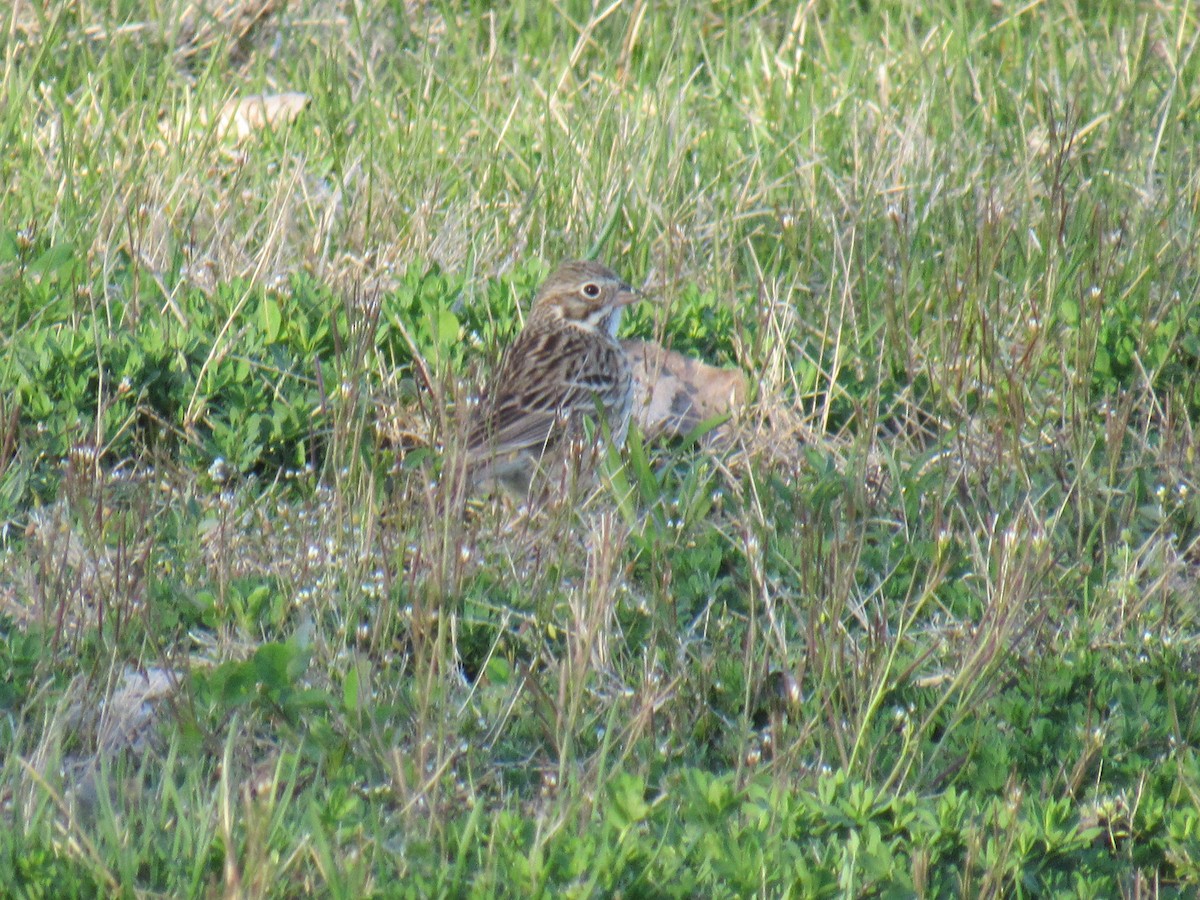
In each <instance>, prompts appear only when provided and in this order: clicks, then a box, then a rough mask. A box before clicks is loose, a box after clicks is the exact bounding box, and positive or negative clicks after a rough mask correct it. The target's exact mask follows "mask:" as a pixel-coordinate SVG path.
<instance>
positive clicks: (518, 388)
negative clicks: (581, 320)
mask: <svg viewBox="0 0 1200 900" xmlns="http://www.w3.org/2000/svg"><path fill="white" fill-rule="evenodd" d="M592 344H593V342H592V341H590V340H583V339H582V336H576V335H574V334H571V333H570V332H567V331H565V330H562V329H555V330H552V331H544V332H540V333H535V334H529V335H525V334H522V335H520V336H519V337H518V339H517V341H516V342H515V343H514V344H513V345H512V346H511V347H510V348H509V350H508V352H507V353H506V354H505V355H504V359H503V360H502V361H501V363H500V368H499V370H498V373H497V377H496V380H495V382H494V383H493V384H492V385H491V387H490V389H489V391H488V393H487V396H486V397H485V398H484V401H483V404H482V408H481V412H482V415H481V417H480V418H479V420H477V422H476V425H475V427H474V428H473V429H472V431H471V434H470V436H469V438H468V440H467V447H468V449H469V450H471V451H473V452H477V453H479V452H481V453H485V454H486V455H488V456H502V455H504V454H507V453H512V452H515V451H521V450H544V449H546V448H547V447H549V446H550V445H551V444H553V443H554V442H555V441H556V440H557V439H558V438H559V437H561V436H562V433H563V430H564V428H565V426H566V424H567V422H568V421H569V420H570V419H571V417H572V416H573V415H574V414H576V413H589V412H595V410H596V395H597V394H598V393H602V392H603V390H604V389H605V387H606V386H607V384H608V381H607V379H606V378H605V376H604V371H605V369H604V368H603V360H602V359H601V358H599V357H602V355H603V354H601V353H597V352H596V351H595V349H594V348H592ZM606 349H607V348H606Z"/></svg>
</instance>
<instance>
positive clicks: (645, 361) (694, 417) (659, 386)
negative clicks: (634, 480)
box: [622, 340, 746, 437]
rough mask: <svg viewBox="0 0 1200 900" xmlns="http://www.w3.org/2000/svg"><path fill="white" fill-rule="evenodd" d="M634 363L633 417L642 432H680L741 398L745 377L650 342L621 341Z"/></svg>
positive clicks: (655, 434)
mask: <svg viewBox="0 0 1200 900" xmlns="http://www.w3.org/2000/svg"><path fill="white" fill-rule="evenodd" d="M622 346H624V348H625V353H626V355H627V356H628V357H629V361H630V363H631V364H632V366H633V382H634V400H633V417H634V420H635V421H636V422H637V423H638V425H639V426H640V427H641V429H642V433H643V434H645V435H646V436H647V437H658V436H660V435H664V434H665V435H668V436H670V437H682V436H684V435H687V434H689V433H691V431H692V430H693V429H694V428H695V427H696V426H697V425H699V424H700V423H701V422H703V421H705V420H706V419H712V418H714V417H716V416H723V415H728V414H730V413H732V412H734V411H736V410H738V409H740V408H741V407H742V406H743V404H745V402H746V376H745V375H744V374H743V373H742V372H741V371H740V370H738V369H722V368H718V367H717V366H710V365H708V364H707V363H704V362H701V361H700V360H698V359H693V358H692V357H690V356H684V355H683V354H682V353H677V352H676V351H674V350H668V349H667V348H666V347H663V346H661V345H660V344H656V343H654V342H653V341H635V340H628V341H623V342H622Z"/></svg>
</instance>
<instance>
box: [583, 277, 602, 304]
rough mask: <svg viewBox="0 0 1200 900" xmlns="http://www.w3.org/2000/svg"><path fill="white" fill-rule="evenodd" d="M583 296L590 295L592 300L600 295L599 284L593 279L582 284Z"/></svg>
mask: <svg viewBox="0 0 1200 900" xmlns="http://www.w3.org/2000/svg"><path fill="white" fill-rule="evenodd" d="M583 296H585V297H590V298H591V299H592V300H595V299H596V298H597V297H599V296H600V285H598V284H596V283H595V282H594V281H589V282H588V283H587V284H585V285H584V286H583Z"/></svg>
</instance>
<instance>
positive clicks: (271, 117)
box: [217, 91, 310, 143]
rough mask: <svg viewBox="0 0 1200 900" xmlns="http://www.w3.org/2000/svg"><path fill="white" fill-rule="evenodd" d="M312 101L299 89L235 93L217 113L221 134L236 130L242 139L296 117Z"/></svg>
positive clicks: (292, 120) (236, 139) (283, 123)
mask: <svg viewBox="0 0 1200 900" xmlns="http://www.w3.org/2000/svg"><path fill="white" fill-rule="evenodd" d="M309 102H310V98H309V96H308V94H301V93H299V92H298V91H290V92H288V93H286V94H255V95H253V96H251V97H234V98H233V99H232V100H227V101H226V102H225V105H224V106H222V107H221V111H220V112H219V113H217V137H220V138H225V137H229V136H230V135H231V133H232V134H233V137H234V140H235V141H237V142H238V143H241V142H242V141H244V140H245V139H246V138H248V137H249V136H250V135H252V134H254V133H255V132H256V131H261V130H262V129H264V128H278V127H279V126H281V125H287V124H289V123H291V122H294V121H296V118H297V117H298V116H299V115H300V113H302V112H304V109H305V107H307V106H308V104H309Z"/></svg>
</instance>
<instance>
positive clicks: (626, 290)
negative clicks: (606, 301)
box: [613, 284, 646, 306]
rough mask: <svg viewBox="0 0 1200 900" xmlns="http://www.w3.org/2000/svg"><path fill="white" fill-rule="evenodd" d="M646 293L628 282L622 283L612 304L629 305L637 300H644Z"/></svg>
mask: <svg viewBox="0 0 1200 900" xmlns="http://www.w3.org/2000/svg"><path fill="white" fill-rule="evenodd" d="M645 299H646V295H645V294H643V293H642V292H641V291H639V290H638V289H637V288H635V287H632V286H631V285H628V284H622V285H621V287H620V288H619V289H618V290H617V297H616V302H615V303H614V304H613V305H614V306H629V305H630V304H631V303H637V302H638V301H639V300H645Z"/></svg>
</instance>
